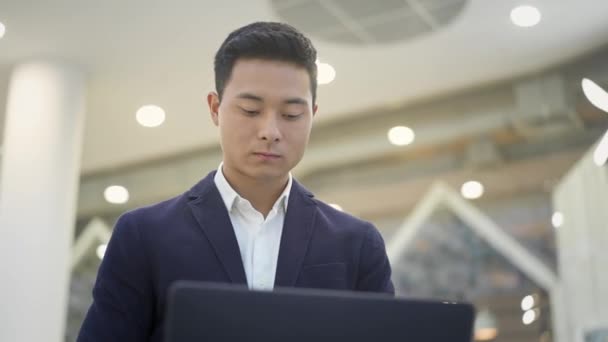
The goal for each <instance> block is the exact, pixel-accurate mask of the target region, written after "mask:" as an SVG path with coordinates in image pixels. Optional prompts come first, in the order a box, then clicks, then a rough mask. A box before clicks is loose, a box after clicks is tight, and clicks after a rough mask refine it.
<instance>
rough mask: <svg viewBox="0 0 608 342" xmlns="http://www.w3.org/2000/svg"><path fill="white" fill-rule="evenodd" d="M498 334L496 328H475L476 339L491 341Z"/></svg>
mask: <svg viewBox="0 0 608 342" xmlns="http://www.w3.org/2000/svg"><path fill="white" fill-rule="evenodd" d="M496 336H498V330H497V329H496V328H483V329H478V330H475V341H491V340H493V339H495V338H496Z"/></svg>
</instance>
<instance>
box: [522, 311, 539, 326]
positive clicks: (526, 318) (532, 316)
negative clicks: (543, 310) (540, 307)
mask: <svg viewBox="0 0 608 342" xmlns="http://www.w3.org/2000/svg"><path fill="white" fill-rule="evenodd" d="M536 318H538V315H537V314H536V310H528V311H526V312H524V315H523V317H522V318H521V321H522V322H523V323H524V324H525V325H530V324H532V323H534V321H536Z"/></svg>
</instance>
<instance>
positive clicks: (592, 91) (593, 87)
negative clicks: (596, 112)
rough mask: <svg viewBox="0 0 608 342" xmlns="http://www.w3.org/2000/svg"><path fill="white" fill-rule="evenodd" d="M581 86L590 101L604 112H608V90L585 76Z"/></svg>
mask: <svg viewBox="0 0 608 342" xmlns="http://www.w3.org/2000/svg"><path fill="white" fill-rule="evenodd" d="M581 87H582V88H583V93H584V94H585V97H586V98H587V100H589V102H591V103H592V104H593V105H594V106H596V107H597V108H599V109H601V110H603V111H604V112H608V92H606V91H605V90H604V89H602V87H600V86H599V85H597V84H596V83H595V82H593V81H592V80H590V79H588V78H583V80H582V81H581Z"/></svg>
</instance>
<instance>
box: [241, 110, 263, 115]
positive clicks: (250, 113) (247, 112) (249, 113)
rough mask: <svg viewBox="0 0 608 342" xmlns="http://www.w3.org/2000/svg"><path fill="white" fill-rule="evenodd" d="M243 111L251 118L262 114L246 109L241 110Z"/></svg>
mask: <svg viewBox="0 0 608 342" xmlns="http://www.w3.org/2000/svg"><path fill="white" fill-rule="evenodd" d="M241 110H242V111H243V112H244V113H245V114H247V115H251V116H253V115H257V114H259V113H260V112H259V111H257V110H247V109H245V108H241Z"/></svg>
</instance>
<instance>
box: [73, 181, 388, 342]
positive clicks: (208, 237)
mask: <svg viewBox="0 0 608 342" xmlns="http://www.w3.org/2000/svg"><path fill="white" fill-rule="evenodd" d="M214 175H215V171H213V172H211V173H210V174H209V175H207V176H206V177H205V178H204V179H203V180H202V181H200V182H199V183H198V184H197V185H195V186H194V187H193V188H192V189H190V190H189V191H187V192H185V193H184V194H182V195H180V196H178V197H175V198H173V199H170V200H168V201H165V202H162V203H159V204H156V205H152V206H149V207H145V208H140V209H136V210H133V211H131V212H127V213H125V214H124V215H122V216H121V217H120V218H119V219H118V222H117V223H116V227H115V228H114V232H113V233H112V238H111V239H110V242H109V244H108V247H107V250H106V253H105V256H104V258H103V261H102V263H101V266H100V267H99V273H98V275H97V280H96V283H95V286H94V289H93V304H92V305H91V307H90V308H89V311H88V313H87V315H86V318H85V320H84V322H83V324H82V327H81V330H80V335H79V337H78V341H129V342H135V341H161V340H162V339H163V321H164V315H165V309H166V308H165V307H166V302H167V290H168V288H169V286H170V285H171V283H173V282H174V281H176V280H195V281H199V280H200V281H212V282H224V283H242V284H246V283H247V280H246V278H245V271H244V269H243V264H242V261H241V255H240V250H239V246H238V243H237V240H236V236H235V234H234V230H233V229H232V224H231V222H230V217H229V215H228V211H227V209H226V206H225V205H224V202H223V201H222V198H221V196H220V193H219V191H218V190H217V188H216V186H215V183H214V181H213V177H214ZM275 278H276V279H275V286H277V287H307V288H325V289H341V290H355V291H374V292H387V293H391V294H393V293H394V288H393V284H392V282H391V279H390V278H391V267H390V265H389V261H388V258H387V256H386V251H385V247H384V241H383V240H382V237H381V236H380V234H379V233H378V231H377V229H376V228H375V227H374V226H373V225H372V224H370V223H368V222H365V221H362V220H359V219H357V218H355V217H352V216H350V215H348V214H346V213H343V212H340V211H337V210H335V209H333V208H332V207H330V206H328V205H327V204H325V203H323V202H321V201H319V200H317V199H315V198H314V197H313V195H312V194H311V193H310V192H309V191H307V190H306V189H305V188H304V187H303V186H301V185H300V184H298V183H297V182H296V181H295V180H294V181H293V185H292V189H291V193H290V194H289V205H288V207H287V212H286V214H285V222H284V226H283V233H282V236H281V244H280V247H279V258H278V263H277V270H276V277H275ZM201 324H204V322H201Z"/></svg>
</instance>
